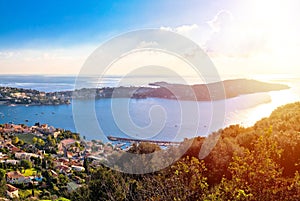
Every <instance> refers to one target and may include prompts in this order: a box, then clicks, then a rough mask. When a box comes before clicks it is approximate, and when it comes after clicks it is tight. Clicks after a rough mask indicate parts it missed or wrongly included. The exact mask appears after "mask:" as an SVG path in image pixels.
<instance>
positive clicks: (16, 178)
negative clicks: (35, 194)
mask: <svg viewBox="0 0 300 201" xmlns="http://www.w3.org/2000/svg"><path fill="white" fill-rule="evenodd" d="M6 181H7V183H10V184H22V183H23V184H27V183H30V182H31V179H30V178H29V177H25V176H24V175H23V174H21V173H20V172H17V171H14V172H8V173H6Z"/></svg>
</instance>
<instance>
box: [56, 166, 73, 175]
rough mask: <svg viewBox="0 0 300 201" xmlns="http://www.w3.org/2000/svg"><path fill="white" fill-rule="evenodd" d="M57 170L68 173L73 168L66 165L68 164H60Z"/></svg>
mask: <svg viewBox="0 0 300 201" xmlns="http://www.w3.org/2000/svg"><path fill="white" fill-rule="evenodd" d="M55 169H56V170H58V171H59V173H64V174H68V173H70V172H71V170H72V169H71V168H70V167H68V166H66V165H58V166H56V167H55Z"/></svg>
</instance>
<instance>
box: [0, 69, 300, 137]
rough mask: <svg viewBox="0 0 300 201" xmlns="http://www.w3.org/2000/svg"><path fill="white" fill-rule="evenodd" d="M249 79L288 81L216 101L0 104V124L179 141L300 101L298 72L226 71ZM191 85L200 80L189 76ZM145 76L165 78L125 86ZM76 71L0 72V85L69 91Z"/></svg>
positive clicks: (110, 80) (247, 122) (113, 81)
mask: <svg viewBox="0 0 300 201" xmlns="http://www.w3.org/2000/svg"><path fill="white" fill-rule="evenodd" d="M233 78H250V79H256V80H260V81H265V82H271V83H281V84H286V85H288V86H290V88H289V89H287V90H281V91H271V92H264V93H254V94H247V95H241V96H238V97H234V98H230V99H226V100H219V101H198V102H195V101H180V100H169V99H161V98H145V99H125V98H115V99H110V98H106V99H99V100H76V101H72V103H71V104H69V105H56V106H49V105H42V106H31V105H0V124H3V123H14V124H27V125H34V124H35V123H37V122H39V123H41V124H48V125H49V126H54V127H57V128H62V129H67V130H71V131H73V132H78V133H80V135H81V136H82V137H83V136H85V138H86V139H88V140H92V139H100V140H103V141H106V140H107V136H116V137H125V138H135V139H152V140H166V141H182V140H183V139H185V138H191V137H195V136H207V135H209V134H210V133H212V132H215V131H217V130H219V129H221V128H225V127H227V126H230V125H235V124H239V125H241V126H244V127H249V126H252V125H254V124H255V122H256V121H258V120H260V119H261V118H264V117H268V116H269V115H270V114H271V112H272V111H273V110H274V109H276V108H277V107H279V106H281V105H284V104H287V103H292V102H296V101H300V77H296V76H293V75H256V76H252V77H241V76H227V77H226V78H224V79H233ZM120 79H121V77H120V76H108V77H105V78H102V79H100V81H99V79H98V78H96V77H93V78H90V79H86V80H85V81H84V82H85V83H84V86H86V87H88V86H95V83H96V84H97V86H99V87H114V86H118V83H119V81H120ZM188 79H189V80H190V84H195V83H199V82H198V80H197V79H196V78H193V77H191V78H188ZM146 80H147V81H149V80H152V81H153V80H155V81H165V80H168V82H170V80H171V81H172V79H170V78H168V79H165V78H164V77H159V78H157V77H155V78H151V77H150V78H149V77H148V78H147V79H143V78H137V77H131V78H128V80H127V82H126V83H130V86H133V85H134V86H146V85H147V82H146ZM75 81H76V76H56V75H0V86H9V87H18V88H26V89H36V90H39V91H45V92H53V91H66V90H74V88H75Z"/></svg>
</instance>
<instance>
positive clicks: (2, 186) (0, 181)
mask: <svg viewBox="0 0 300 201" xmlns="http://www.w3.org/2000/svg"><path fill="white" fill-rule="evenodd" d="M5 173H6V172H5V170H3V169H0V196H4V195H5V192H6V180H5Z"/></svg>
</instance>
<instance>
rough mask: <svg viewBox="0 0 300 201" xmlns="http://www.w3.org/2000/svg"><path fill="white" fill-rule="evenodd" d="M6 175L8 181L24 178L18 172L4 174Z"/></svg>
mask: <svg viewBox="0 0 300 201" xmlns="http://www.w3.org/2000/svg"><path fill="white" fill-rule="evenodd" d="M6 175H7V177H8V178H9V179H15V178H20V177H24V175H22V174H21V173H20V172H17V171H14V172H8V173H6Z"/></svg>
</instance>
